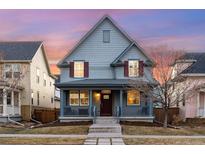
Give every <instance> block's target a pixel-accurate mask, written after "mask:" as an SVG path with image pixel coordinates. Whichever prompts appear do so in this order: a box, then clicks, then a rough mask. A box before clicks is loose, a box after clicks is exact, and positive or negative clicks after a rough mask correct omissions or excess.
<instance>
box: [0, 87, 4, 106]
mask: <svg viewBox="0 0 205 154" xmlns="http://www.w3.org/2000/svg"><path fill="white" fill-rule="evenodd" d="M0 92H1V93H0V106H2V105H3V104H4V96H3V95H4V94H3V89H0Z"/></svg>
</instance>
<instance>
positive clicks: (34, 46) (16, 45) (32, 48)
mask: <svg viewBox="0 0 205 154" xmlns="http://www.w3.org/2000/svg"><path fill="white" fill-rule="evenodd" d="M41 44H42V42H40V41H34V42H22V41H17V42H0V55H1V58H2V59H3V60H5V61H6V60H9V61H31V60H32V58H33V56H34V55H35V53H36V52H37V50H38V48H39V47H40V46H41Z"/></svg>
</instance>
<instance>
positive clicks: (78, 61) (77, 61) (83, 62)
mask: <svg viewBox="0 0 205 154" xmlns="http://www.w3.org/2000/svg"><path fill="white" fill-rule="evenodd" d="M73 63H74V64H73V77H74V78H79V79H80V78H85V61H84V60H75V61H73ZM75 63H82V64H83V70H82V72H83V75H82V76H76V73H75V71H76V68H75ZM78 71H80V70H78Z"/></svg>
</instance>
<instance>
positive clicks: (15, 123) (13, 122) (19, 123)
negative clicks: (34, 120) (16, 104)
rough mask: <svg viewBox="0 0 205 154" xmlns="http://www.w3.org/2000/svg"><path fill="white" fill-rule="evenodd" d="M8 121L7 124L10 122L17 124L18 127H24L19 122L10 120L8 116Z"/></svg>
mask: <svg viewBox="0 0 205 154" xmlns="http://www.w3.org/2000/svg"><path fill="white" fill-rule="evenodd" d="M8 121H9V122H12V123H15V124H17V125H20V126H23V127H25V125H24V124H22V123H20V122H17V121H14V120H12V119H11V118H10V116H9V114H8Z"/></svg>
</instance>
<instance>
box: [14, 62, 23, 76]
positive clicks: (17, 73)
mask: <svg viewBox="0 0 205 154" xmlns="http://www.w3.org/2000/svg"><path fill="white" fill-rule="evenodd" d="M20 75H21V72H20V65H19V64H13V77H14V78H20Z"/></svg>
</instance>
